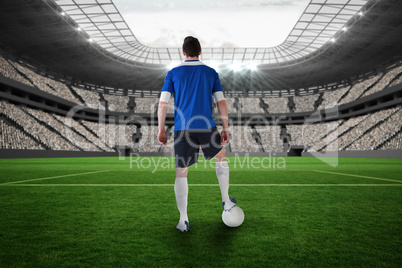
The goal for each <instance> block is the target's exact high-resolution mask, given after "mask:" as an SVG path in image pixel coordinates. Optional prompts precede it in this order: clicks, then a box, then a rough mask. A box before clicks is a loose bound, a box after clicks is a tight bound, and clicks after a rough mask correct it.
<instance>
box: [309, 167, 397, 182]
mask: <svg viewBox="0 0 402 268" xmlns="http://www.w3.org/2000/svg"><path fill="white" fill-rule="evenodd" d="M313 171H315V172H321V173H328V174H336V175H343V176H350V177H358V178H365V179H372V180H380V181H392V182H399V183H402V181H398V180H391V179H384V178H377V177H369V176H362V175H355V174H348V173H339V172H331V171H323V170H313Z"/></svg>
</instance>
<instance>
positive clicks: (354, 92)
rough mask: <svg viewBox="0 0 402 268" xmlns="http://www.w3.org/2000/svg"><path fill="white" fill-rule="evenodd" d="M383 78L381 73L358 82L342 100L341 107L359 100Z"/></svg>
mask: <svg viewBox="0 0 402 268" xmlns="http://www.w3.org/2000/svg"><path fill="white" fill-rule="evenodd" d="M381 76H382V73H379V74H377V75H375V76H373V77H371V78H368V79H365V80H363V81H361V82H358V83H356V84H354V85H353V86H352V88H351V89H350V90H349V92H348V94H347V95H346V96H345V97H344V98H343V99H341V101H340V102H339V105H341V104H345V103H348V102H351V101H354V100H356V99H358V98H359V97H360V96H361V95H362V94H363V92H364V91H365V90H366V89H367V88H368V87H370V86H372V85H373V84H374V83H376V82H377V81H378V80H379V79H380V78H381Z"/></svg>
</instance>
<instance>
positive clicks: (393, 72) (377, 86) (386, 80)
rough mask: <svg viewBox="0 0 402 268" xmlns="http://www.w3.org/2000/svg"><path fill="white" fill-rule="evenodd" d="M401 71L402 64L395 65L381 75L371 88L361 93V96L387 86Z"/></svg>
mask: <svg viewBox="0 0 402 268" xmlns="http://www.w3.org/2000/svg"><path fill="white" fill-rule="evenodd" d="M401 72H402V66H399V67H395V68H393V69H392V70H390V71H388V72H387V73H385V74H384V76H383V77H381V79H380V80H379V81H378V82H377V83H376V84H375V85H374V86H373V87H371V88H369V89H368V90H367V91H366V92H364V93H363V94H362V95H361V98H362V97H365V96H368V95H370V94H373V93H376V92H378V91H381V90H383V89H384V88H386V87H388V86H389V85H390V83H391V82H392V81H393V80H394V79H395V78H396V77H397V76H398V75H399V74H401Z"/></svg>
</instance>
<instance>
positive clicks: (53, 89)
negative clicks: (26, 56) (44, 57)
mask: <svg viewBox="0 0 402 268" xmlns="http://www.w3.org/2000/svg"><path fill="white" fill-rule="evenodd" d="M10 63H11V64H12V65H13V66H14V67H15V68H16V69H18V70H19V71H20V72H21V73H23V74H25V75H26V77H27V78H28V79H29V80H30V81H31V83H32V84H34V85H35V86H36V87H37V88H38V89H39V90H42V91H45V92H47V93H49V94H52V95H55V96H58V97H60V98H63V99H65V100H69V101H71V102H74V103H77V104H79V103H81V102H80V101H79V100H78V99H77V98H76V97H75V96H74V95H73V94H72V93H71V91H70V89H69V88H68V87H67V86H66V85H64V84H63V83H60V82H58V81H56V80H53V79H51V78H48V77H45V76H43V75H40V74H37V73H36V72H34V71H32V70H31V69H29V68H28V67H25V66H23V65H21V64H19V63H18V62H13V61H10Z"/></svg>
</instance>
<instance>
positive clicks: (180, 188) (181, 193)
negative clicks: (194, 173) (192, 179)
mask: <svg viewBox="0 0 402 268" xmlns="http://www.w3.org/2000/svg"><path fill="white" fill-rule="evenodd" d="M174 192H175V194H176V203H177V208H178V209H179V211H180V221H181V222H184V221H188V217H187V196H188V184H187V177H182V178H176V181H175V183H174Z"/></svg>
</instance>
